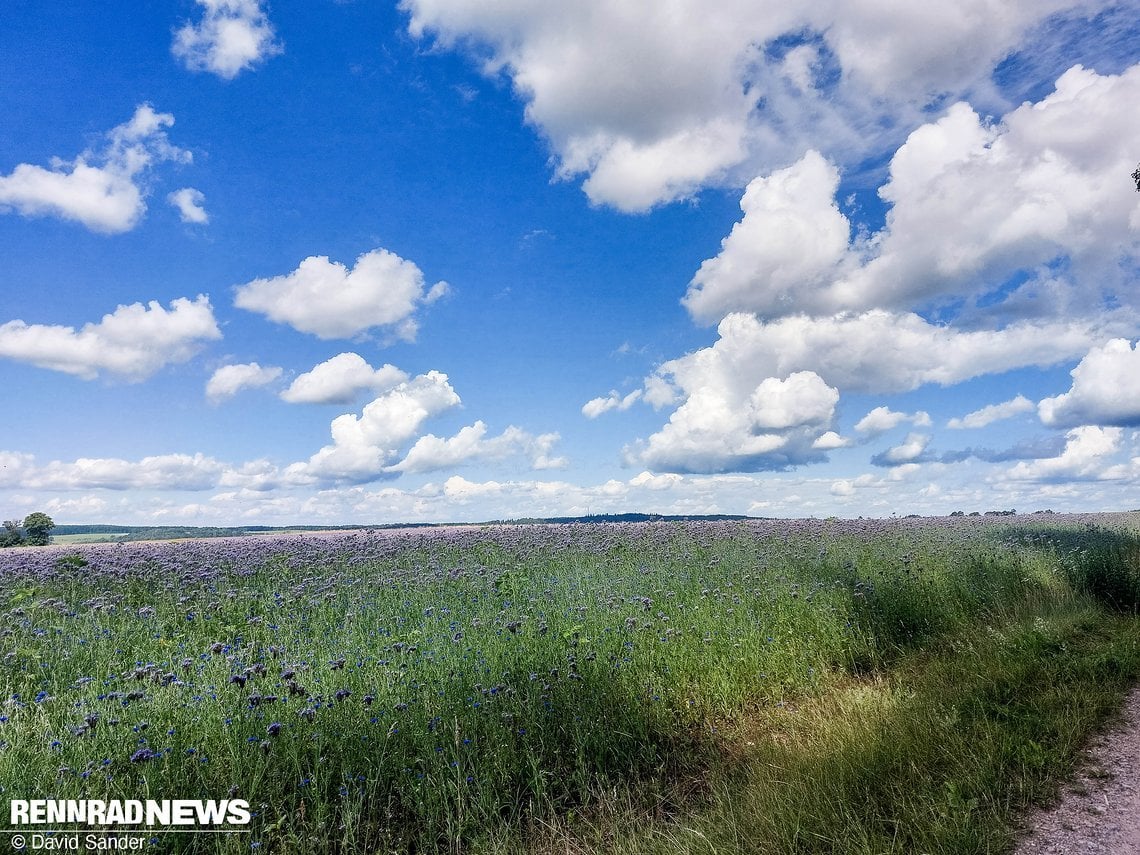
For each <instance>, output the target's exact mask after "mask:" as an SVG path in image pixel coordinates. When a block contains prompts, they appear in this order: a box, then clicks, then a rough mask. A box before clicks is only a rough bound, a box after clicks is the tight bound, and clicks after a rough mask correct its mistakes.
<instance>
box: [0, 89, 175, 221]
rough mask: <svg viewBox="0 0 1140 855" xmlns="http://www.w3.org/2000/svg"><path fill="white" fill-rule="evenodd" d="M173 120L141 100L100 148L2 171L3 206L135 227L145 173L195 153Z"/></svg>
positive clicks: (143, 205) (142, 200)
mask: <svg viewBox="0 0 1140 855" xmlns="http://www.w3.org/2000/svg"><path fill="white" fill-rule="evenodd" d="M173 124H174V116H172V115H171V114H170V113H156V112H155V111H154V108H153V107H151V106H150V105H149V104H140V105H139V106H138V108H137V109H136V110H135V113H134V116H132V117H131V119H130V120H129V121H127V122H124V123H123V124H121V125H119V126H117V127H115V128H113V129H112V130H111V131H110V132H108V133H107V135H106V141H105V143H104V144H103V146H102V147H101V148H99V149H96V150H91V151H85V152H84V153H83V154H81V155H79V156H78V157H76V158H75V159H74V160H71V161H67V160H62V159H59V158H56V159H54V160H53V162H52V164H51V167H50V168H47V169H45V168H44V167H42V166H35V165H33V164H28V163H21V164H19V165H18V166H17V167H16V168H15V169H14V170H13V171H12V172H11V173H9V174H8V175H0V211H2V210H5V209H13V210H15V211H17V212H19V213H20V214H22V215H24V216H25V217H34V216H54V217H61V218H63V219H65V220H73V221H75V222H78V223H81V224H83V225H84V226H86V227H87V228H88V229H90V230H91V231H94V232H102V233H105V234H118V233H121V232H127V231H130V230H131V229H132V228H134V227H135V225H137V224H138V222H139V220H140V219H141V218H142V216H143V213H144V212H145V211H146V201H145V196H146V192H145V189H144V186H143V184H142V179H143V177H144V176H145V174H146V173H147V171H148V170H150V169H151V168H152V167H153V166H154V165H155V164H157V163H160V162H162V161H166V160H173V161H178V162H182V163H188V162H189V161H190V159H191V156H190V153H189V152H187V151H183V150H182V149H179V148H177V147H175V146H173V145H171V143H170V141H169V140H168V138H167V136H166V129H167V128H169V127H170V126H171V125H173Z"/></svg>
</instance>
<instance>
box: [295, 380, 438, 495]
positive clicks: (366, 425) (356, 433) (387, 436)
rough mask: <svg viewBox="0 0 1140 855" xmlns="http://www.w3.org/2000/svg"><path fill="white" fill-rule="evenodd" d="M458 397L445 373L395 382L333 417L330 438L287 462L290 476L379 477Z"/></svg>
mask: <svg viewBox="0 0 1140 855" xmlns="http://www.w3.org/2000/svg"><path fill="white" fill-rule="evenodd" d="M459 403H460V399H459V395H458V394H457V393H456V391H455V390H454V389H453V388H452V387H451V384H450V383H449V382H448V379H447V375H446V374H442V373H441V372H439V371H429V372H428V373H427V374H421V375H419V376H417V377H415V378H413V379H411V380H408V381H406V382H404V383H401V384H399V385H398V386H396V387H395V388H394V389H391V390H389V391H387V392H385V393H384V394H382V395H380V396H379V397H377V398H376V399H375V400H373V401H372V402H371V403H369V404H367V405H365V407H364V409H363V410H362V411H361V413H360V415H359V416H357V415H355V414H353V413H346V414H344V415H342V416H338V417H337V418H335V419H333V421H332V424H331V425H330V429H331V432H332V440H333V441H332V443H331V444H330V445H326V446H325V447H323V448H322V449H321V450H320V451H318V452H317V453H316V454H314V455H313V456H312V457H311V458H309V460H308V461H307V462H304V463H296V464H293V465H291V466H290V467H288V469H287V470H286V471H287V475H288V476H289V477H290V478H292V479H293V480H295V481H301V482H312V481H349V482H359V483H363V482H365V481H371V480H375V479H377V478H382V477H386V476H387V477H391V475H390V474H388V473H386V470H387V469H388V467H390V466H391V465H392V464H394V463H395V462H396V461H397V458H398V457H399V456H400V454H401V452H403V451H404V450H405V449H406V448H408V447H409V446H410V445H411V444H412V442H413V441H414V440H415V439H416V438H417V437H418V436H419V435H420V431H421V428H422V427H423V424H424V422H426V421H427V420H428V419H430V418H432V417H434V416H437V415H439V414H440V413H443V412H445V411H447V410H449V409H450V408H452V407H454V406H457V405H458V404H459Z"/></svg>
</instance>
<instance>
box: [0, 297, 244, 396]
mask: <svg viewBox="0 0 1140 855" xmlns="http://www.w3.org/2000/svg"><path fill="white" fill-rule="evenodd" d="M221 337H222V334H221V332H220V331H219V330H218V325H217V322H216V321H215V320H214V312H213V309H212V308H211V306H210V301H209V298H207V297H205V296H204V295H199V296H198V297H197V298H196V299H194V300H189V299H187V298H185V297H180V298H178V299H176V300H173V301H172V302H171V304H170V308H169V309H164V308H163V307H162V306H161V305H160V304H159V303H158V302H157V301H154V300H152V301H151V302H150V303H148V304H147V305H145V306H144V305H143V304H142V303H132V304H131V305H129V306H119V307H118V308H117V309H115V311H114V312H111V313H110V314H107V315H104V316H103V319H102V320H101V321H99V322H98V323H89V324H85V325H84V326H83V327H82V328H80V329H78V330H76V329H75V328H74V327H67V326H55V325H50V326H49V325H45V324H26V323H24V322H23V321H20V320H15V321H8V322H7V323H5V324H2V325H0V356H5V357H8V358H9V359H16V360H19V361H21V362H30V363H31V364H32V365H37V366H39V367H40V368H48V369H50V370H52V371H62V372H64V373H65V374H74V375H75V376H77V377H82V378H83V379H84V380H92V379H94V378H96V377H98V376H99V375H100V374H111V375H115V376H118V377H121V378H123V379H126V380H129V381H136V382H137V381H141V380H145V379H146V378H147V377H150V376H151V375H153V374H154V373H156V372H157V371H159V370H160V369H162V368H163V367H165V366H166V365H170V364H172V363H179V362H186V361H187V360H188V359H190V358H191V357H192V356H193V355H194V354H195V353H197V352H198V350H199V349H200V348H201V346H202V344H203V343H204V342H206V341H213V340H216V339H220V338H221Z"/></svg>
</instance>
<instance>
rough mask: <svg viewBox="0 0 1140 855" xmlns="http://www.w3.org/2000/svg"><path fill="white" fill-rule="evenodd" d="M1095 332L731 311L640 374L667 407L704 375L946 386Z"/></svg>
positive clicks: (1058, 326)
mask: <svg viewBox="0 0 1140 855" xmlns="http://www.w3.org/2000/svg"><path fill="white" fill-rule="evenodd" d="M1098 329H1099V327H1098V325H1097V324H1094V323H1093V322H1086V321H1080V320H1074V321H1071V322H1066V321H1058V322H1050V323H1039V324H1038V323H1030V322H1023V323H1015V324H1010V325H1009V326H1007V327H1005V328H1003V329H1000V330H998V329H994V330H974V331H962V330H958V329H955V328H953V327H948V326H943V325H939V324H932V323H930V322H928V321H926V320H924V319H923V318H921V317H919V316H918V315H916V314H914V313H910V312H908V313H903V314H896V313H892V312H887V311H882V310H874V311H868V312H863V313H860V314H846V315H836V316H834V317H823V318H811V317H807V316H803V315H795V316H791V317H787V318H780V319H777V320H774V321H771V322H764V321H761V320H760V319H759V318H757V317H756V316H755V315H752V314H746V313H735V314H731V315H729V316H727V317H726V318H725V319H724V320H722V321H721V322H720V324H719V325H718V326H717V332H718V334H719V338H718V340H717V341H716V342H715V343H714V344H713V345H711V346H709V347H706V348H701V349H699V350H696V351H694V352H693V353H690V354H687V355H685V356H682V357H679V358H677V359H673V360H669V361H667V362H665V363H662V365H661V366H659V367H658V368H657V370H656V371H655V372H654V373H653V374H652V375H650V377H649V378H647V379H646V383H645V388H646V398H647V400H650V402H651V403H652V402H661V403H669V402H671V401H672V400H674V399H675V398H676V396H677V395H678V394H679V391H678V390H679V389H682V388H691V387H693V386H694V384H696V383H698V382H699V379H700V378H701V377H704V376H706V375H710V374H712V375H716V376H718V377H723V378H724V380H723V381H722V382H726V383H727V382H739V383H740V384H742V385H744V386H748V385H749V384H752V385H754V384H756V383H759V382H760V381H761V380H763V379H764V378H765V377H778V376H786V375H788V374H791V373H793V372H796V371H813V372H815V373H816V374H818V375H819V376H820V377H822V378H823V380H824V381H825V382H826V383H827V384H829V385H831V386H835V387H837V388H839V389H841V390H843V391H857V392H903V391H909V390H911V389H916V388H918V387H919V386H921V385H923V384H924V383H937V384H939V385H942V386H950V385H953V384H956V383H960V382H962V381H964V380H969V379H970V378H972V377H977V376H980V375H984V374H990V373H998V372H1002V371H1008V370H1011V369H1014V368H1023V367H1027V366H1040V367H1046V366H1051V365H1055V364H1057V363H1059V362H1063V361H1065V360H1067V359H1073V358H1076V357H1079V356H1080V355H1081V354H1084V353H1085V352H1087V350H1088V348H1089V347H1090V346H1091V344H1092V342H1093V341H1095V340H1096V338H1098V337H1099V334H1098ZM732 378H735V379H732Z"/></svg>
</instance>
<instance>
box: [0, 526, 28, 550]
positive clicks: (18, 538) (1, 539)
mask: <svg viewBox="0 0 1140 855" xmlns="http://www.w3.org/2000/svg"><path fill="white" fill-rule="evenodd" d="M23 542H24V533H23V532H22V531H20V521H19V520H4V532H3V534H0V547H4V546H19V545H20V544H21V543H23Z"/></svg>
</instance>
